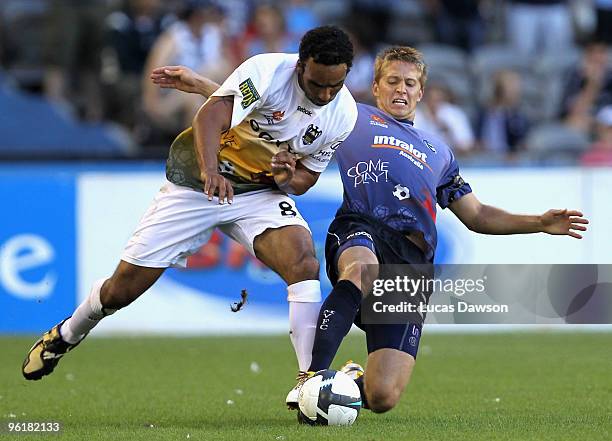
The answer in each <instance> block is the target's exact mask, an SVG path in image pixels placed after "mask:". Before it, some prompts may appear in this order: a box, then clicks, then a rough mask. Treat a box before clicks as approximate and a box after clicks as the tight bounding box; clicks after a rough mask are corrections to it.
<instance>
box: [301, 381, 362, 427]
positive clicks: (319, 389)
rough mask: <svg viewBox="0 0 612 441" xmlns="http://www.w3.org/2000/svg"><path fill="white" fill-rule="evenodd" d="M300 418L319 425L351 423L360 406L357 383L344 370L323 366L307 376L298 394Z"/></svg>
mask: <svg viewBox="0 0 612 441" xmlns="http://www.w3.org/2000/svg"><path fill="white" fill-rule="evenodd" d="M298 405H299V407H300V409H299V411H298V421H300V422H301V423H306V424H311V425H313V426H314V425H317V426H350V425H351V424H353V423H354V422H355V420H356V419H357V415H359V409H361V393H360V392H359V387H357V384H356V383H355V382H354V381H353V380H352V379H351V377H349V376H348V375H346V374H345V373H344V372H339V371H333V370H323V371H319V372H317V373H316V374H315V375H314V376H312V377H311V378H309V379H308V380H306V382H305V383H304V385H303V386H302V387H301V388H300V394H299V398H298Z"/></svg>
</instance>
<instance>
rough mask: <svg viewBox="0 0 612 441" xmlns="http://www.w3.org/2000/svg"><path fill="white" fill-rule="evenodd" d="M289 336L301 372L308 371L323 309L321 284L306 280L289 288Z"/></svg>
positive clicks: (316, 281)
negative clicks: (320, 311) (318, 319)
mask: <svg viewBox="0 0 612 441" xmlns="http://www.w3.org/2000/svg"><path fill="white" fill-rule="evenodd" d="M287 293H288V294H287V300H288V301H289V335H290V337H291V343H292V344H293V348H294V349H295V354H296V356H297V359H298V365H299V369H300V371H306V370H307V369H308V366H310V361H311V357H312V344H313V341H314V338H315V331H316V326H317V318H318V316H319V310H320V309H321V284H320V283H319V281H318V280H305V281H303V282H298V283H294V284H292V285H289V286H288V287H287Z"/></svg>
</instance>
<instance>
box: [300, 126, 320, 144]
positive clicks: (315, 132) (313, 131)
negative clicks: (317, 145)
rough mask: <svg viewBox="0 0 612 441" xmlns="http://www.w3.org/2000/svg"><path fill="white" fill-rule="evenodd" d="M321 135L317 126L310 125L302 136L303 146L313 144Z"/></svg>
mask: <svg viewBox="0 0 612 441" xmlns="http://www.w3.org/2000/svg"><path fill="white" fill-rule="evenodd" d="M322 133H323V131H322V130H320V129H319V127H318V126H315V125H314V124H310V125H309V126H308V128H307V129H306V133H305V134H304V136H302V142H303V143H304V145H310V144H312V143H313V142H315V140H316V139H317V138H318V137H319V136H321V134H322Z"/></svg>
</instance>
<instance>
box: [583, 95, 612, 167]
mask: <svg viewBox="0 0 612 441" xmlns="http://www.w3.org/2000/svg"><path fill="white" fill-rule="evenodd" d="M595 123H596V134H595V142H594V143H593V144H592V145H591V149H590V150H589V151H588V152H586V153H585V154H584V155H583V156H582V158H581V160H580V162H581V163H582V165H591V166H593V165H605V166H612V105H608V106H605V107H603V108H602V109H601V110H600V111H599V112H598V113H597V117H596V118H595Z"/></svg>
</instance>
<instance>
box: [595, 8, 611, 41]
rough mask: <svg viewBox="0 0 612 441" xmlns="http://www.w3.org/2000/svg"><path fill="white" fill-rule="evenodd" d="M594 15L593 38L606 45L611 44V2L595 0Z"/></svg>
mask: <svg viewBox="0 0 612 441" xmlns="http://www.w3.org/2000/svg"><path fill="white" fill-rule="evenodd" d="M595 14H596V17H597V25H596V29H595V37H596V38H597V39H598V40H600V41H603V42H604V43H606V44H607V45H610V44H612V0H595Z"/></svg>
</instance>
